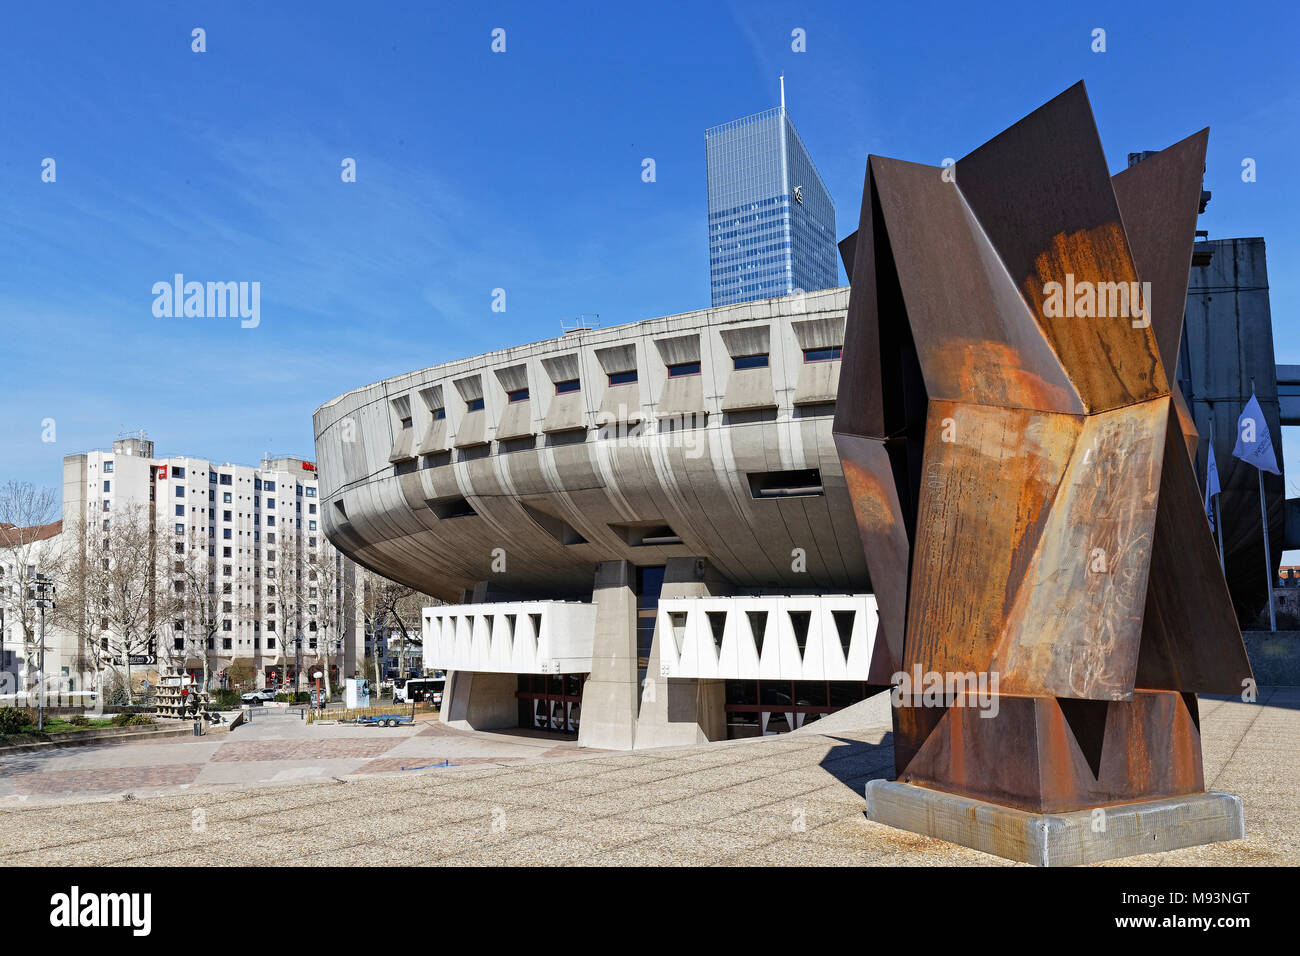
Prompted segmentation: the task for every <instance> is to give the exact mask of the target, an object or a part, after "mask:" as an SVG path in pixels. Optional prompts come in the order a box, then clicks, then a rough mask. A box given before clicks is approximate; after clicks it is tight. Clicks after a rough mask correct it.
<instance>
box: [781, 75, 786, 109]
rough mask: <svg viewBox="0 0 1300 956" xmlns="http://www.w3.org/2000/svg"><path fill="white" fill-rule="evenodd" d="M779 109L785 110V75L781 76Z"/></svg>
mask: <svg viewBox="0 0 1300 956" xmlns="http://www.w3.org/2000/svg"><path fill="white" fill-rule="evenodd" d="M781 109H782V110H784V109H785V74H784V73H782V74H781Z"/></svg>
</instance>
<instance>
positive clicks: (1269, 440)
mask: <svg viewBox="0 0 1300 956" xmlns="http://www.w3.org/2000/svg"><path fill="white" fill-rule="evenodd" d="M1232 456H1233V457H1234V458H1240V459H1241V460H1242V461H1244V462H1248V463H1249V464H1252V465H1254V466H1255V467H1256V468H1258V469H1260V470H1261V471H1271V472H1272V473H1273V474H1275V475H1280V474H1282V471H1281V470H1280V469H1279V468H1278V467H1277V455H1276V454H1275V453H1274V452H1273V436H1272V435H1270V434H1269V431H1268V423H1267V422H1266V421H1264V412H1263V411H1262V410H1261V409H1260V407H1259V400H1258V399H1256V398H1255V395H1254V393H1251V396H1250V401H1248V402H1247V403H1246V407H1245V409H1243V410H1242V413H1241V417H1240V418H1238V419H1237V445H1236V447H1235V448H1233V449H1232Z"/></svg>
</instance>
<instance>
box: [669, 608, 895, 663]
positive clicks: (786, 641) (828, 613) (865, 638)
mask: <svg viewBox="0 0 1300 956" xmlns="http://www.w3.org/2000/svg"><path fill="white" fill-rule="evenodd" d="M658 614H659V619H658V621H657V622H656V624H657V627H658V633H659V634H660V635H662V636H663V639H662V640H661V641H660V643H659V676H660V677H696V678H706V679H729V680H796V681H823V680H831V681H845V680H848V681H865V680H866V679H867V676H868V672H869V671H870V668H871V653H872V650H873V649H874V647H875V642H876V629H877V625H878V623H879V617H878V615H877V613H876V598H875V596H874V595H871V594H830V595H797V596H772V595H765V596H762V597H699V598H663V599H662V600H660V602H659V609H658Z"/></svg>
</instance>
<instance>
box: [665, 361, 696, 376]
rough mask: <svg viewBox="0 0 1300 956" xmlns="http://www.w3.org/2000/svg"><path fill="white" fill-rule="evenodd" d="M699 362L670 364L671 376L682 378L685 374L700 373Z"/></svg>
mask: <svg viewBox="0 0 1300 956" xmlns="http://www.w3.org/2000/svg"><path fill="white" fill-rule="evenodd" d="M699 374H700V363H699V362H678V363H677V364H676V365H670V366H668V377H669V378H682V377H683V376H685V375H699Z"/></svg>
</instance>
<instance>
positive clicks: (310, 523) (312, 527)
mask: <svg viewBox="0 0 1300 956" xmlns="http://www.w3.org/2000/svg"><path fill="white" fill-rule="evenodd" d="M307 530H308V531H315V530H316V522H314V521H308V522H307Z"/></svg>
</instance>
